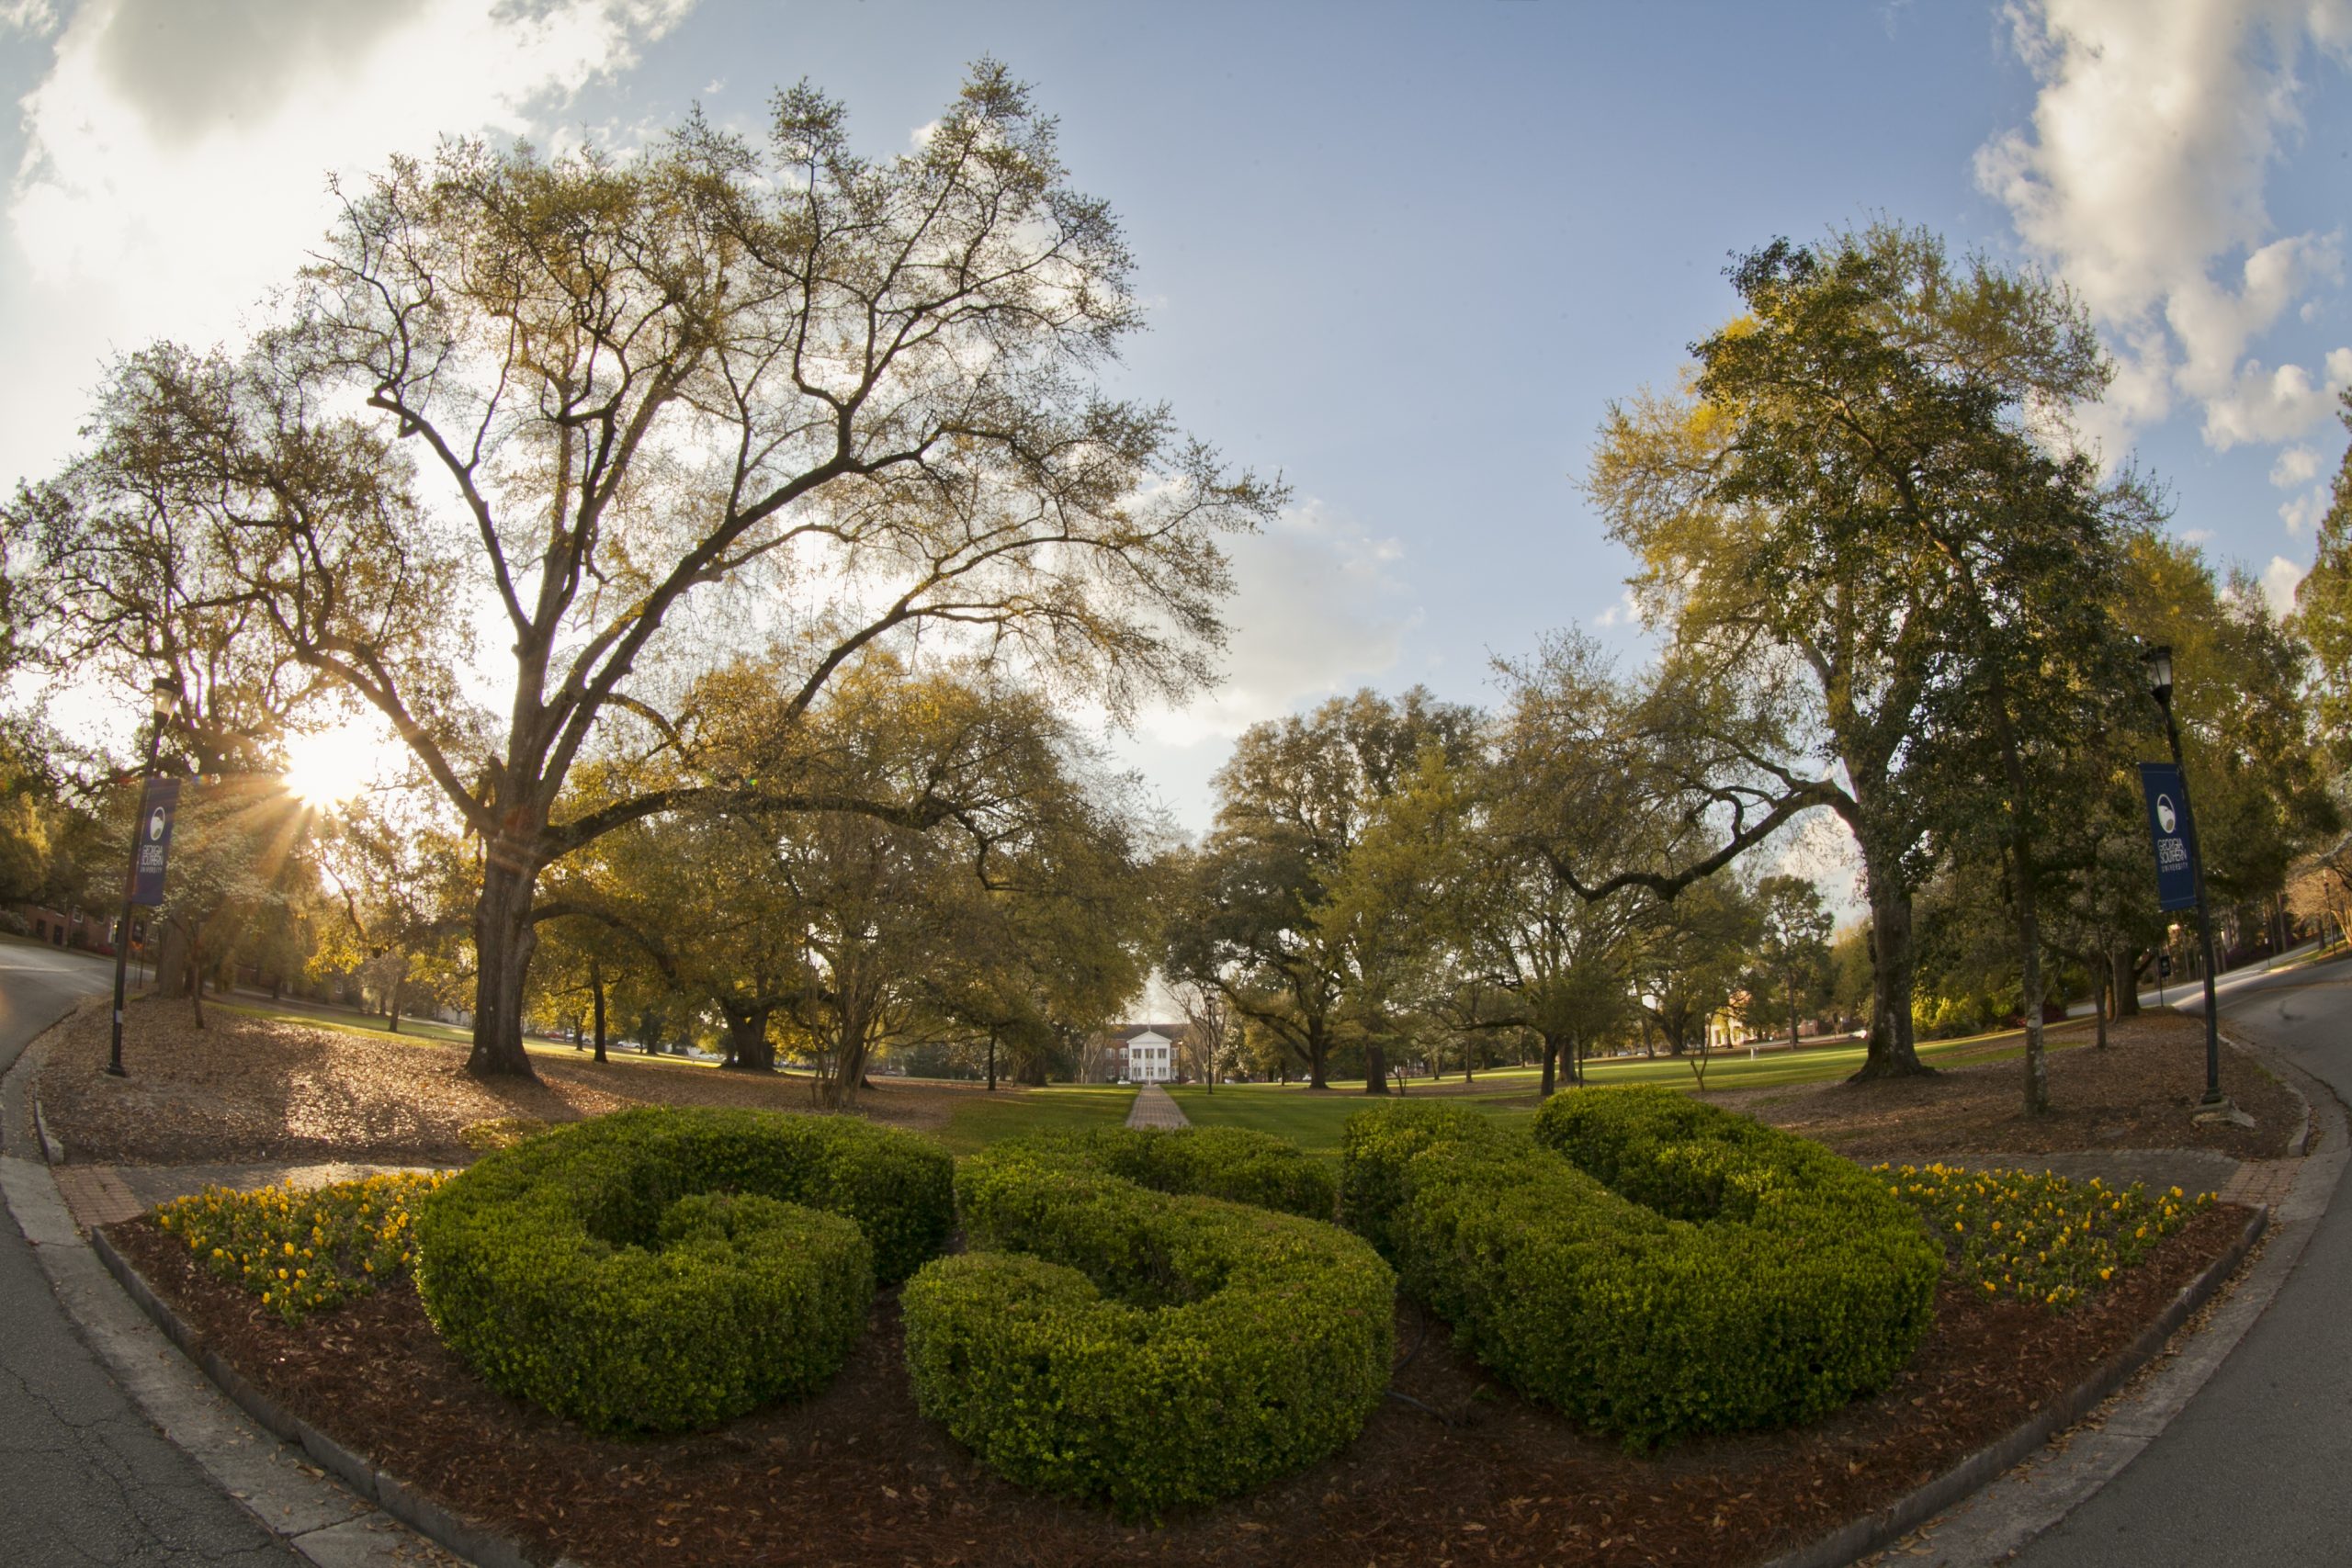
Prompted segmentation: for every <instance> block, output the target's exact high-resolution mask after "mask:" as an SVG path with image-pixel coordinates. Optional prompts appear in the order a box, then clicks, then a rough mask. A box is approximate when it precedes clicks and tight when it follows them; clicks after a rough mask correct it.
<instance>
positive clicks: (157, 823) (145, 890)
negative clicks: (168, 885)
mask: <svg viewBox="0 0 2352 1568" xmlns="http://www.w3.org/2000/svg"><path fill="white" fill-rule="evenodd" d="M179 814H180V781H179V780H177V779H149V780H148V781H147V788H146V791H145V793H143V794H142V795H140V797H139V827H138V840H137V842H136V843H135V845H134V846H133V848H132V850H131V852H130V901H131V902H132V903H134V904H146V905H150V906H152V905H156V904H160V903H162V902H163V901H164V870H165V869H166V867H167V866H168V865H169V863H170V862H171V856H172V823H173V821H174V820H175V819H176V818H178V816H179Z"/></svg>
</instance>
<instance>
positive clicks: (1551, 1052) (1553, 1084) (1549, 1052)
mask: <svg viewBox="0 0 2352 1568" xmlns="http://www.w3.org/2000/svg"><path fill="white" fill-rule="evenodd" d="M1543 1039H1544V1076H1543V1077H1542V1079H1541V1080H1540V1082H1539V1084H1538V1086H1537V1089H1536V1091H1535V1098H1536V1099H1538V1100H1549V1099H1551V1098H1552V1096H1553V1094H1554V1092H1555V1091H1556V1090H1557V1089H1559V1087H1560V1077H1559V1068H1560V1037H1559V1036H1558V1035H1556V1034H1555V1033H1553V1032H1551V1031H1550V1030H1548V1029H1547V1030H1545V1031H1544V1035H1543Z"/></svg>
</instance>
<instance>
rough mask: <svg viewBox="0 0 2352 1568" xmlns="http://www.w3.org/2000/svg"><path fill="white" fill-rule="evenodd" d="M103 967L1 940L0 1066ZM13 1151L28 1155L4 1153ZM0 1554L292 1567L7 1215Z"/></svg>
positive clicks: (102, 979)
mask: <svg viewBox="0 0 2352 1568" xmlns="http://www.w3.org/2000/svg"><path fill="white" fill-rule="evenodd" d="M113 984H114V975H113V970H112V967H111V966H110V965H108V964H104V963H102V962H98V961H96V960H92V959H89V958H86V957H84V956H82V955H79V954H75V953H62V952H60V953H51V952H48V951H44V950H43V949H40V948H38V947H25V946H20V945H18V944H17V943H14V942H0V1072H5V1071H6V1069H7V1068H8V1067H9V1066H12V1065H14V1063H15V1062H16V1059H17V1056H18V1055H20V1054H22V1052H23V1051H24V1048H25V1046H26V1044H27V1043H28V1042H29V1041H30V1040H31V1039H32V1038H33V1037H34V1036H35V1035H37V1034H39V1033H40V1032H41V1031H42V1030H44V1029H46V1028H48V1027H49V1025H50V1024H51V1023H52V1022H54V1021H56V1020H57V1019H59V1018H62V1017H63V1016H64V1015H65V1014H66V1013H67V1012H69V1011H71V1010H73V1008H74V1004H75V1003H76V1002H78V1001H80V1000H81V999H82V998H85V997H89V996H96V995H100V994H103V993H104V992H105V991H107V989H109V988H111V987H112V986H113ZM5 1153H6V1155H8V1156H14V1157H18V1158H26V1157H29V1158H34V1159H38V1158H39V1157H40V1156H39V1151H37V1150H27V1149H7V1150H6V1151H5ZM0 1323H4V1324H5V1325H6V1331H5V1332H0V1562H8V1563H12V1564H23V1565H24V1568H46V1565H48V1564H52V1563H58V1564H64V1563H115V1564H125V1565H131V1564H136V1565H139V1568H145V1565H147V1564H151V1563H152V1564H172V1565H174V1568H178V1565H181V1564H187V1565H190V1568H193V1565H196V1564H213V1563H239V1562H251V1563H290V1562H293V1561H294V1559H293V1556H292V1554H291V1553H289V1552H288V1551H287V1550H286V1548H285V1547H284V1546H283V1545H281V1544H280V1543H279V1542H278V1540H277V1538H276V1537H274V1536H272V1535H271V1534H270V1533H269V1532H268V1531H266V1530H265V1529H262V1528H261V1526H260V1525H259V1524H257V1523H256V1522H255V1521H254V1518H253V1517H252V1516H250V1515H249V1514H247V1513H246V1512H245V1510H244V1509H243V1508H241V1507H239V1506H237V1505H236V1504H235V1503H233V1502H232V1501H231V1500H230V1499H229V1498H227V1497H226V1496H223V1495H221V1494H220V1491H219V1490H218V1489H217V1488H216V1487H214V1485H213V1484H212V1483H211V1481H210V1480H209V1478H208V1477H207V1476H206V1475H205V1473H204V1472H203V1471H201V1470H200V1469H198V1467H197V1464H196V1462H195V1461H193V1460H191V1459H189V1458H188V1456H187V1454H185V1453H183V1452H181V1451H180V1450H179V1449H177V1448H175V1446H173V1444H172V1443H170V1442H169V1441H167V1440H166V1439H165V1438H164V1436H163V1435H162V1434H161V1433H159V1432H158V1431H156V1430H155V1428H154V1427H152V1426H151V1425H149V1424H148V1421H147V1419H146V1417H145V1416H142V1415H141V1414H140V1412H139V1411H138V1410H137V1409H136V1408H135V1407H134V1406H133V1405H132V1404H131V1402H130V1399H128V1398H127V1397H126V1396H125V1395H124V1393H123V1392H122V1390H121V1389H119V1387H117V1386H116V1385H115V1382H114V1381H113V1380H112V1379H111V1378H110V1377H108V1376H107V1373H106V1371H104V1370H103V1369H102V1368H101V1367H100V1365H99V1363H98V1361H97V1359H96V1357H95V1356H94V1355H93V1354H92V1353H91V1351H90V1348H89V1347H88V1346H87V1345H86V1344H85V1343H84V1342H83V1340H82V1338H81V1337H80V1336H79V1335H78V1334H77V1333H76V1332H75V1330H74V1325H72V1324H71V1323H70V1322H69V1321H68V1320H67V1318H66V1315H65V1314H64V1312H63V1311H62V1309H61V1308H60V1306H59V1304H58V1301H57V1297H56V1295H55V1293H54V1292H52V1291H51V1287H50V1281H49V1279H48V1276H47V1275H46V1274H44V1273H43V1271H42V1269H41V1268H40V1263H39V1262H38V1261H36V1260H35V1258H34V1257H33V1250H32V1247H31V1246H30V1245H29V1244H28V1241H27V1240H26V1238H25V1236H24V1235H23V1234H22V1233H21V1232H20V1231H19V1230H18V1229H17V1225H16V1224H15V1223H14V1222H13V1221H12V1220H9V1219H6V1218H0Z"/></svg>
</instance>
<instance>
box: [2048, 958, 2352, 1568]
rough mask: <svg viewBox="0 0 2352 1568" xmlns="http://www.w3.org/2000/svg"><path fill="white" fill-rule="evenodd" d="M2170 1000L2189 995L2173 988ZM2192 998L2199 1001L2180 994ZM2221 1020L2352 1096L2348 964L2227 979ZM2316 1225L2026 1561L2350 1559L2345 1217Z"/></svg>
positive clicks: (2296, 1563)
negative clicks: (2178, 1398) (2166, 1414)
mask: <svg viewBox="0 0 2352 1568" xmlns="http://www.w3.org/2000/svg"><path fill="white" fill-rule="evenodd" d="M2171 999H2172V1001H2173V1003H2174V1005H2175V1006H2177V1007H2178V1006H2181V1005H2182V1004H2183V1002H2184V999H2185V998H2183V997H2182V996H2181V995H2180V994H2179V992H2178V991H2177V989H2176V990H2175V991H2174V992H2173V993H2172V996H2171ZM2187 999H2188V1000H2189V1001H2191V1002H2192V1003H2195V1002H2200V1001H2201V998H2195V997H2193V996H2192V998H2187ZM2218 1001H2219V1009H2220V1013H2221V1018H2222V1027H2223V1029H2224V1030H2225V1031H2226V1032H2230V1033H2233V1034H2237V1035H2241V1036H2245V1037H2251V1038H2253V1039H2256V1040H2259V1041H2261V1042H2262V1043H2265V1044H2267V1045H2271V1046H2274V1047H2276V1048H2277V1049H2278V1050H2279V1051H2280V1052H2282V1053H2284V1054H2285V1055H2286V1056H2287V1057H2288V1058H2289V1059H2290V1061H2292V1062H2293V1063H2294V1064H2295V1065H2296V1066H2300V1067H2301V1068H2302V1069H2303V1070H2304V1071H2305V1072H2307V1073H2310V1074H2311V1075H2312V1077H2316V1078H2318V1079H2319V1080H2320V1081H2321V1082H2323V1083H2324V1084H2326V1085H2327V1086H2328V1087H2329V1088H2331V1089H2335V1092H2336V1094H2337V1095H2338V1096H2339V1097H2340V1098H2342V1099H2344V1100H2346V1101H2347V1102H2352V959H2337V960H2335V961H2332V962H2330V963H2327V964H2312V965H2308V966H2306V967H2303V968H2300V969H2291V970H2288V971H2286V972H2284V973H2281V974H2278V975H2273V976H2263V975H2258V974H2257V975H2246V976H2227V977H2225V978H2224V979H2223V980H2222V982H2221V987H2220V990H2219V996H2218ZM2348 1197H2352V1194H2347V1193H2346V1192H2341V1191H2339V1192H2338V1194H2337V1195H2336V1201H2335V1204H2333V1205H2332V1206H2331V1207H2330V1209H2329V1211H2328V1213H2326V1214H2325V1215H2324V1217H2323V1218H2322V1219H2321V1220H2320V1222H2319V1226H2318V1228H2317V1229H2316V1230H2315V1231H2314V1232H2313V1233H2312V1239H2311V1244H2310V1245H2309V1246H2308V1247H2306V1248H2305V1249H2304V1251H2303V1255H2302V1257H2301V1258H2300V1259H2298V1260H2297V1262H2296V1265H2295V1269H2294V1271H2293V1272H2292V1273H2291V1274H2290V1275H2289V1276H2288V1277H2287V1282H2286V1284H2285V1285H2284V1286H2282V1287H2281V1288H2280V1290H2279V1292H2278V1299H2277V1300H2276V1301H2274V1302H2272V1303H2271V1304H2270V1310H2269V1311H2268V1312H2267V1313H2265V1314H2263V1315H2262V1317H2261V1319H2260V1320H2259V1321H2258V1322H2256V1324H2255V1325H2254V1326H2253V1328H2251V1329H2250V1330H2248V1331H2247V1333H2246V1337H2245V1340H2244V1341H2242V1342H2241V1343H2240V1344H2239V1346H2238V1348H2237V1349H2236V1351H2235V1352H2234V1353H2233V1355H2232V1356H2231V1357H2230V1359H2228V1360H2226V1361H2224V1362H2223V1363H2222V1366H2221V1369H2220V1370H2219V1371H2216V1372H2215V1373H2214V1374H2213V1377H2212V1380H2211V1382H2208V1383H2206V1385H2205V1386H2204V1388H2202V1389H2201V1390H2199V1392H2198V1394H2197V1397H2196V1398H2194V1399H2192V1400H2191V1401H2189V1403H2188V1408H2187V1409H2185V1410H2183V1411H2182V1412H2181V1414H2180V1415H2179V1416H2177V1417H2176V1418H2175V1419H2174V1421H2173V1423H2172V1425H2171V1426H2169V1427H2166V1428H2165V1431H2164V1433H2163V1435H2162V1436H2160V1437H2158V1438H2156V1440H2155V1441H2154V1442H2153V1443H2151V1444H2150V1445H2149V1446H2148V1448H2147V1450H2145V1451H2144V1452H2143V1453H2142V1454H2141V1456H2140V1457H2139V1458H2138V1459H2136V1460H2134V1461H2132V1462H2131V1465H2130V1466H2129V1467H2128V1468H2127V1469H2125V1471H2124V1472H2123V1473H2122V1474H2120V1475H2119V1476H2117V1477H2116V1478H2115V1479H2114V1480H2113V1481H2111V1482H2109V1483H2108V1484H2107V1485H2106V1486H2105V1487H2103V1488H2101V1489H2100V1491H2099V1492H2098V1495H2095V1496H2093V1497H2092V1498H2091V1499H2090V1501H2089V1502H2087V1503H2086V1504H2084V1505H2083V1506H2081V1507H2079V1508H2077V1509H2075V1512H2074V1513H2073V1514H2071V1515H2069V1516H2068V1517H2066V1519H2065V1520H2064V1523H2062V1524H2060V1525H2059V1526H2058V1527H2057V1528H2056V1529H2052V1530H2051V1531H2050V1532H2048V1533H2047V1534H2045V1535H2043V1536H2041V1538H2040V1539H2038V1540H2035V1541H2034V1542H2032V1544H2030V1546H2028V1547H2027V1548H2026V1549H2025V1550H2024V1551H2021V1552H2019V1553H2018V1559H2017V1561H2018V1562H2019V1563H2020V1564H2024V1565H2028V1568H2094V1565H2101V1564H2114V1565H2115V1568H2166V1565H2169V1564H2176V1563H2177V1564H2182V1565H2189V1564H2194V1565H2195V1568H2230V1565H2234V1564H2240V1563H2262V1564H2273V1563H2275V1564H2279V1565H2281V1568H2301V1565H2303V1564H2335V1563H2342V1562H2352V1484H2347V1482H2352V1217H2347V1214H2346V1208H2347V1207H2352V1203H2348V1202H2347V1198H2348Z"/></svg>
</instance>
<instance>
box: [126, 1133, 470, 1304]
mask: <svg viewBox="0 0 2352 1568" xmlns="http://www.w3.org/2000/svg"><path fill="white" fill-rule="evenodd" d="M447 1179H448V1173H447V1172H446V1171H435V1172H432V1173H431V1174H429V1175H416V1176H407V1175H399V1176H371V1177H368V1178H367V1179H364V1180H360V1181H340V1182H336V1183H335V1184H334V1185H333V1186H331V1187H322V1188H318V1189H316V1190H311V1191H304V1190H302V1189H300V1188H298V1187H296V1186H295V1185H294V1184H293V1183H292V1182H290V1181H289V1182H288V1183H286V1184H285V1185H284V1186H282V1187H265V1188H263V1189H262V1190H260V1191H258V1192H234V1191H231V1190H228V1189H227V1188H222V1187H208V1188H206V1189H205V1190H203V1191H201V1192H198V1193H196V1194H194V1195H193V1196H191V1197H187V1198H182V1199H180V1200H179V1201H176V1202H172V1203H166V1204H164V1207H163V1208H161V1209H159V1210H157V1211H156V1213H155V1224H156V1226H157V1228H159V1229H161V1230H164V1231H166V1232H169V1233H170V1234H171V1235H175V1236H177V1237H178V1238H179V1239H180V1240H182V1241H184V1242H186V1243H187V1248H188V1251H189V1252H190V1253H192V1254H193V1255H194V1256H195V1257H197V1258H199V1259H201V1260H202V1262H203V1263H204V1266H205V1267H206V1268H208V1269H210V1270H211V1271H212V1272H213V1273H214V1274H215V1275H217V1276H218V1277H219V1278H220V1279H223V1280H229V1281H231V1282H232V1283H233V1284H236V1285H238V1286H240V1287H242V1288H243V1290H244V1291H245V1292H248V1293H249V1294H252V1295H256V1296H259V1297H260V1298H261V1303H262V1304H263V1305H264V1306H266V1307H268V1308H270V1309H272V1310H273V1311H275V1312H276V1313H277V1315H278V1316H280V1317H282V1318H284V1319H285V1320H286V1321H287V1322H288V1323H300V1322H301V1321H302V1320H303V1319H304V1318H306V1317H308V1316H309V1315H310V1314H312V1313H314V1312H320V1311H322V1310H324V1309H326V1308H328V1307H332V1306H338V1305H340V1304H342V1303H345V1302H347V1301H349V1300H350V1299H351V1298H352V1297H354V1296H361V1295H366V1294H368V1292H372V1291H374V1290H375V1289H376V1288H377V1287H378V1286H379V1285H383V1284H385V1283H388V1282H390V1281H391V1280H404V1279H406V1278H407V1277H408V1273H409V1270H410V1269H411V1268H412V1267H413V1265H414V1263H415V1261H416V1250H415V1249H416V1236H415V1233H414V1230H413V1216H414V1213H415V1206H416V1205H417V1204H418V1203H419V1202H421V1201H423V1200H424V1199H425V1198H426V1197H428V1196H429V1195H430V1194H432V1193H433V1192H434V1191H435V1190H436V1189H437V1188H439V1187H440V1185H441V1183H442V1182H444V1181H446V1180H447Z"/></svg>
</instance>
